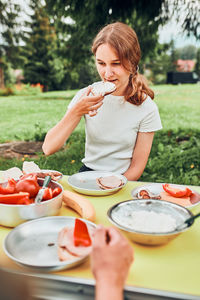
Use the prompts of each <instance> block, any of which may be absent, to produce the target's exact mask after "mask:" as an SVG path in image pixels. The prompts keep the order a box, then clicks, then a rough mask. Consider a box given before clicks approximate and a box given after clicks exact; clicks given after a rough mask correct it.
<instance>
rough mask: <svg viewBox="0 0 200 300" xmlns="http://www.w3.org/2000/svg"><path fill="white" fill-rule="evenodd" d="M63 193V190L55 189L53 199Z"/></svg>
mask: <svg viewBox="0 0 200 300" xmlns="http://www.w3.org/2000/svg"><path fill="white" fill-rule="evenodd" d="M61 192H62V190H61V188H59V187H56V188H55V189H53V196H52V197H53V198H54V197H56V196H58V195H59V194H60V193H61Z"/></svg>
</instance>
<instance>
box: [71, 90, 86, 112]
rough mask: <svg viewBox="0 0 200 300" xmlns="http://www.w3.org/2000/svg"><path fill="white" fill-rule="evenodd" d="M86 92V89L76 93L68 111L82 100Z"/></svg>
mask: <svg viewBox="0 0 200 300" xmlns="http://www.w3.org/2000/svg"><path fill="white" fill-rule="evenodd" d="M85 90H86V88H84V89H81V90H80V91H78V92H77V93H76V95H75V96H74V97H73V98H72V100H71V102H70V103H69V105H68V108H67V109H68V110H69V109H70V108H72V107H73V106H74V105H75V104H76V103H77V102H78V101H79V100H80V98H81V96H82V95H83V93H84V92H85Z"/></svg>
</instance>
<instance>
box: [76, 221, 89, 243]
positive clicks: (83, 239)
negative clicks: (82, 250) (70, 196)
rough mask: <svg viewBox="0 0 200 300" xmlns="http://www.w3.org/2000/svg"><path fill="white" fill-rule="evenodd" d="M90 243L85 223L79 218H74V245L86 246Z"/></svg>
mask: <svg viewBox="0 0 200 300" xmlns="http://www.w3.org/2000/svg"><path fill="white" fill-rule="evenodd" d="M91 244H92V241H91V238H90V235H89V232H88V229H87V225H86V224H85V223H84V222H83V221H81V220H80V219H76V220H75V226H74V246H77V247H78V246H84V247H88V246H90V245H91Z"/></svg>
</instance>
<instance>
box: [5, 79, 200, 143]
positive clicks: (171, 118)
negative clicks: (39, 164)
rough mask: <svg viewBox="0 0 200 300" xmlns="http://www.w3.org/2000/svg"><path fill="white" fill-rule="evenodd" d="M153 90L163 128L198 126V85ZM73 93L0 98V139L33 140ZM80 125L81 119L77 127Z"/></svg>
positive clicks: (55, 118) (53, 120)
mask: <svg viewBox="0 0 200 300" xmlns="http://www.w3.org/2000/svg"><path fill="white" fill-rule="evenodd" d="M153 89H154V91H155V102H156V103H157V105H158V107H159V111H160V115H161V119H162V124H163V128H164V129H166V130H168V129H178V128H191V129H199V126H200V124H199V123H200V122H199V111H200V85H198V84H196V85H194V84H193V85H192V84H186V85H175V86H174V85H160V86H154V87H153ZM75 93H76V91H55V92H48V93H43V94H42V93H41V94H38V95H34V96H33V95H31V96H28V95H25V96H7V97H0V112H1V126H0V142H1V143H3V142H7V141H13V140H27V139H28V140H33V139H34V136H35V134H36V133H42V132H47V131H48V129H49V128H51V127H52V126H53V125H55V124H56V123H57V122H58V120H60V119H61V118H62V116H63V115H64V113H65V111H66V109H67V105H68V104H69V102H70V100H71V98H72V97H73V96H74V95H75ZM83 128H84V122H83V121H82V122H81V124H80V125H79V127H78V128H77V130H81V129H83Z"/></svg>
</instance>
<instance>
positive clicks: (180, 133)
mask: <svg viewBox="0 0 200 300" xmlns="http://www.w3.org/2000/svg"><path fill="white" fill-rule="evenodd" d="M140 180H141V181H147V182H170V183H177V184H186V185H199V181H200V131H190V130H182V129H180V130H177V131H161V132H157V133H156V135H155V139H154V143H153V146H152V151H151V154H150V157H149V160H148V163H147V166H146V168H145V170H144V172H143V174H142V176H141V178H140Z"/></svg>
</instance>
